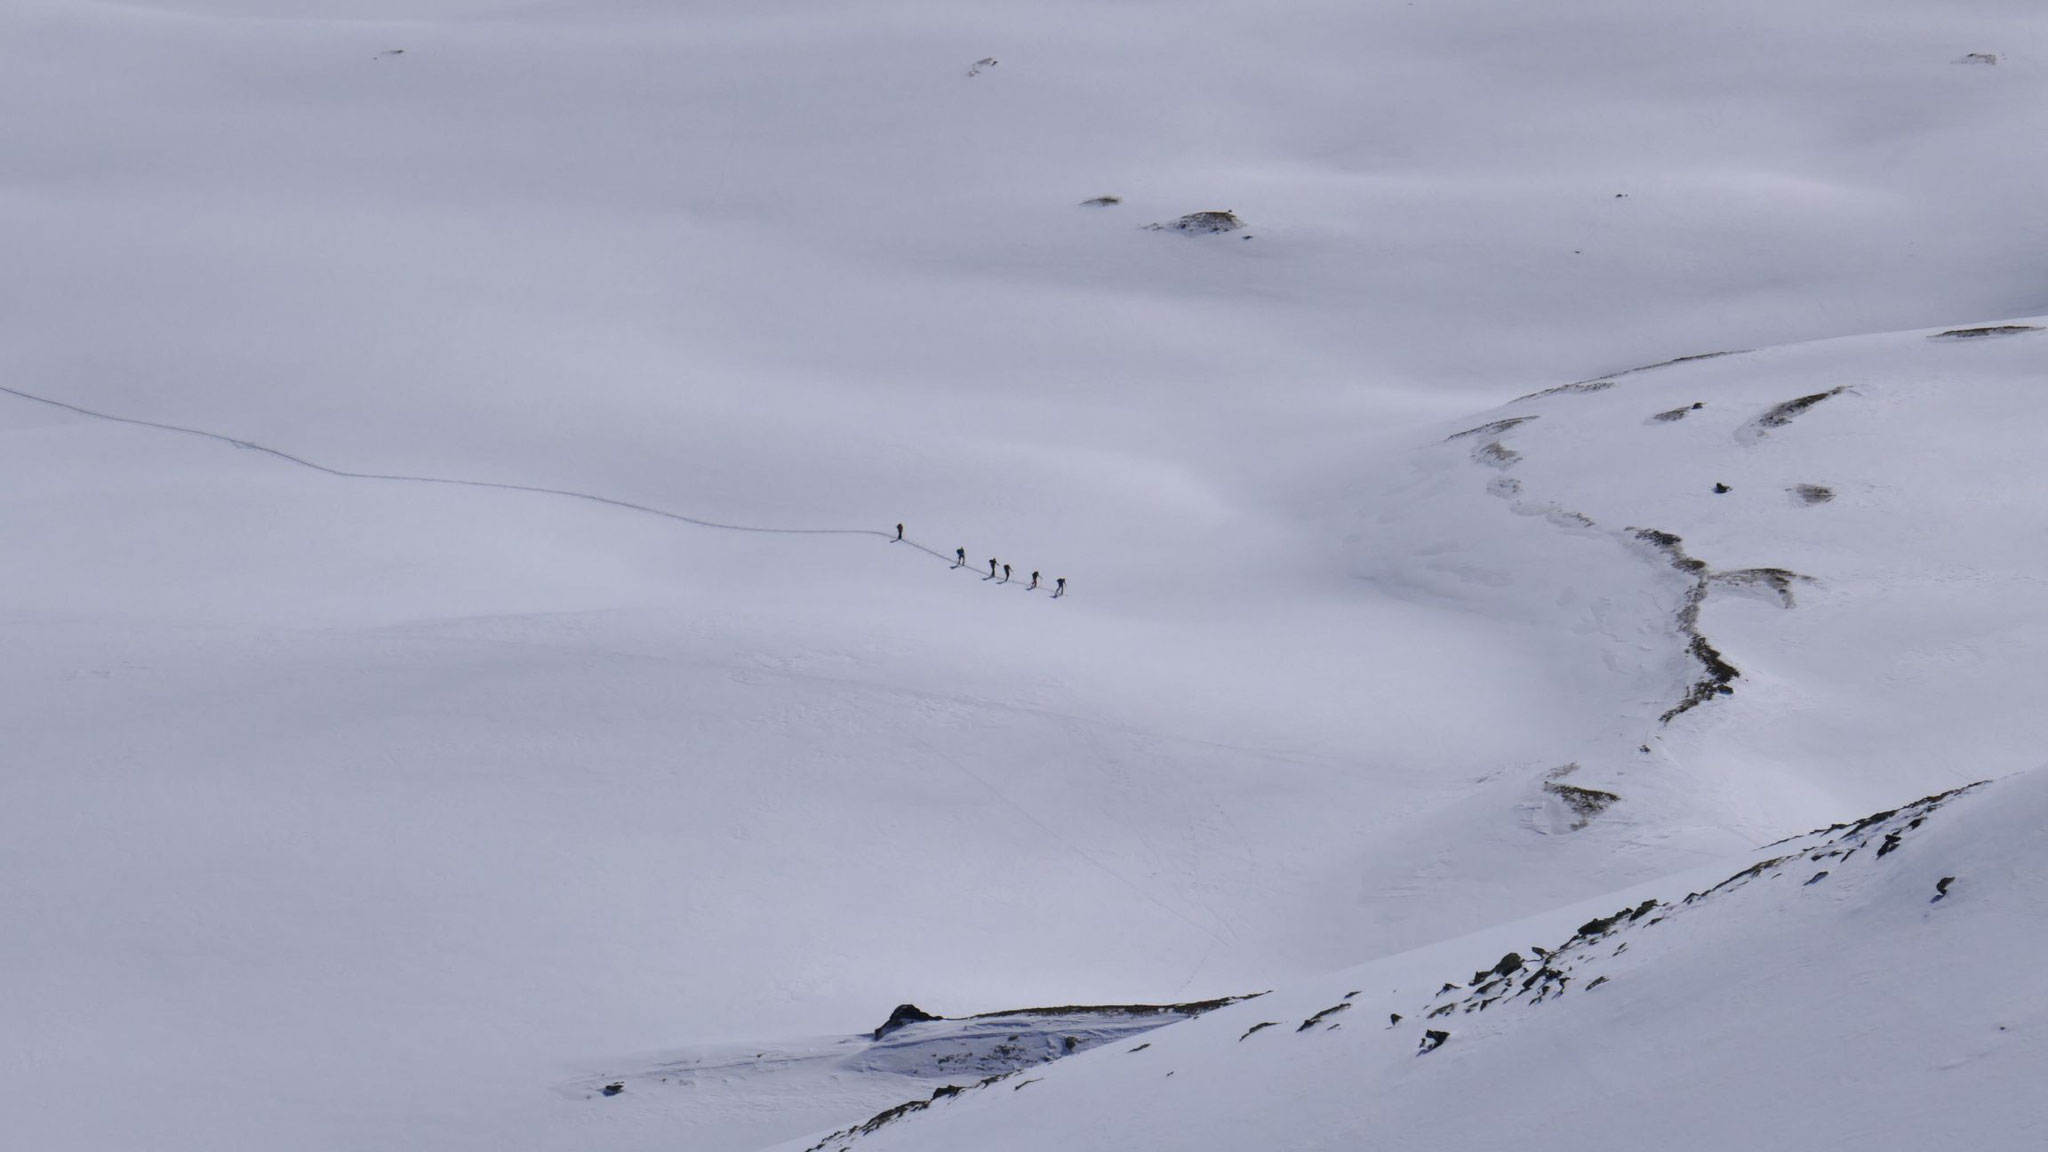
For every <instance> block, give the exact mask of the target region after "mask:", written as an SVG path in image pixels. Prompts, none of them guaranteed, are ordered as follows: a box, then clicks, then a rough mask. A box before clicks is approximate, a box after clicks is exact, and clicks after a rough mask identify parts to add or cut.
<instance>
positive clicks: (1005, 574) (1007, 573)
mask: <svg viewBox="0 0 2048 1152" xmlns="http://www.w3.org/2000/svg"><path fill="white" fill-rule="evenodd" d="M1009 582H1010V566H1009V565H1008V564H1005V565H1003V583H1005V584H1008V583H1009Z"/></svg>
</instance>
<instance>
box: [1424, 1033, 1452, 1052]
mask: <svg viewBox="0 0 2048 1152" xmlns="http://www.w3.org/2000/svg"><path fill="white" fill-rule="evenodd" d="M1450 1038H1451V1034H1450V1033H1449V1032H1442V1031H1438V1030H1437V1029H1435V1028H1431V1029H1430V1030H1429V1031H1427V1032H1424V1033H1423V1034H1422V1046H1421V1048H1420V1050H1419V1051H1417V1053H1416V1055H1418V1056H1419V1055H1421V1054H1422V1053H1423V1052H1434V1051H1436V1050H1437V1049H1439V1048H1441V1047H1443V1046H1444V1041H1446V1040H1449V1039H1450Z"/></svg>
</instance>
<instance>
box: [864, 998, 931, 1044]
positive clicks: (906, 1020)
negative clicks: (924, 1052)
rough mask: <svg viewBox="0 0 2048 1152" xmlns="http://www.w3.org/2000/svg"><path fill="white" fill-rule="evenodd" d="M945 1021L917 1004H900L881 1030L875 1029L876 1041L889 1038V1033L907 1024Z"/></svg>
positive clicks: (890, 1014)
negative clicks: (885, 1037)
mask: <svg viewBox="0 0 2048 1152" xmlns="http://www.w3.org/2000/svg"><path fill="white" fill-rule="evenodd" d="M943 1019H944V1017H943V1016H934V1015H932V1014H931V1013H929V1012H927V1011H925V1010H924V1009H922V1008H919V1007H918V1006H917V1005H915V1004H898V1005H897V1006H896V1010H895V1011H894V1012H891V1013H889V1019H888V1020H887V1021H885V1022H884V1023H883V1024H882V1026H881V1027H880V1028H877V1029H875V1031H874V1037H875V1039H877V1040H880V1039H881V1038H882V1037H884V1036H887V1035H888V1034H889V1033H891V1032H894V1031H896V1030H897V1029H898V1028H901V1027H903V1026H904V1025H905V1024H918V1023H922V1022H923V1021H926V1020H943Z"/></svg>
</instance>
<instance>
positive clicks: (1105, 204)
mask: <svg viewBox="0 0 2048 1152" xmlns="http://www.w3.org/2000/svg"><path fill="white" fill-rule="evenodd" d="M1123 202H1124V198H1123V197H1121V196H1097V197H1095V198H1094V199H1093V200H1083V201H1081V207H1083V208H1109V207H1112V206H1114V205H1117V204H1121V203H1123Z"/></svg>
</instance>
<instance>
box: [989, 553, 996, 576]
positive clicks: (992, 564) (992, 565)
mask: <svg viewBox="0 0 2048 1152" xmlns="http://www.w3.org/2000/svg"><path fill="white" fill-rule="evenodd" d="M988 578H989V579H991V580H993V579H995V578H996V558H995V557H993V556H991V557H989V558H988Z"/></svg>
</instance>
